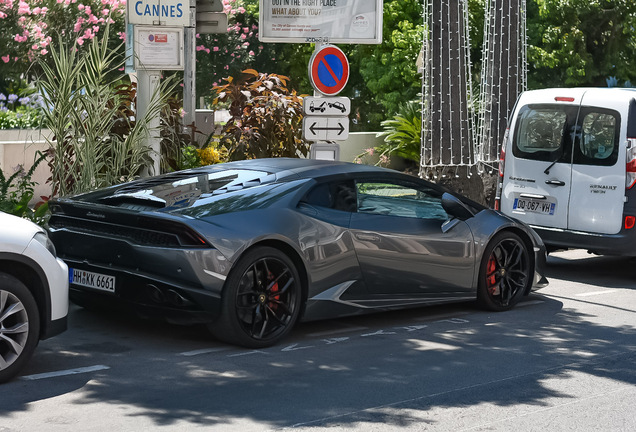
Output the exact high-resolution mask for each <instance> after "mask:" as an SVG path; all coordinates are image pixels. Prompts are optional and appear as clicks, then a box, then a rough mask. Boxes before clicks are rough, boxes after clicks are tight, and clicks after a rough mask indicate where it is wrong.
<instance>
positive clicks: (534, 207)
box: [512, 198, 556, 215]
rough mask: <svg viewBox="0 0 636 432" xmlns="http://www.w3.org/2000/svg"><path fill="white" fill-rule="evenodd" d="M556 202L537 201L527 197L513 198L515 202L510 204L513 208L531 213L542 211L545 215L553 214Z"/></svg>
mask: <svg viewBox="0 0 636 432" xmlns="http://www.w3.org/2000/svg"><path fill="white" fill-rule="evenodd" d="M555 208H556V203H551V202H547V201H539V200H533V199H528V198H515V202H514V204H513V206H512V209H513V210H523V211H527V212H532V213H543V214H547V215H553V214H554V209H555Z"/></svg>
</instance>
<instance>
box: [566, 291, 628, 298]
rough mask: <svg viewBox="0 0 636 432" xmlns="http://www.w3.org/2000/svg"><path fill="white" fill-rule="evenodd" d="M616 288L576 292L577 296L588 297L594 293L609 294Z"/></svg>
mask: <svg viewBox="0 0 636 432" xmlns="http://www.w3.org/2000/svg"><path fill="white" fill-rule="evenodd" d="M616 291H618V290H603V291H592V292H586V293H582V294H577V295H576V296H577V297H589V296H595V295H603V294H611V293H614V292H616Z"/></svg>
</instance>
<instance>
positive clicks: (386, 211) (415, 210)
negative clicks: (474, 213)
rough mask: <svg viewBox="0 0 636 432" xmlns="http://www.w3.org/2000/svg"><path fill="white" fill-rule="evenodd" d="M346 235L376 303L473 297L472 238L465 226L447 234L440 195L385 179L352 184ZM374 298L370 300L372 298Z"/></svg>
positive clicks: (422, 186)
mask: <svg viewBox="0 0 636 432" xmlns="http://www.w3.org/2000/svg"><path fill="white" fill-rule="evenodd" d="M356 193H357V212H355V213H353V214H352V216H351V222H350V229H351V233H352V238H353V243H354V247H355V250H356V254H357V256H358V261H359V263H360V268H361V271H362V275H363V277H364V280H365V283H366V285H367V288H368V290H369V292H370V293H371V294H372V295H375V298H376V300H377V301H378V302H382V301H386V300H387V299H392V300H393V301H396V302H397V301H402V302H410V301H414V302H418V301H425V302H431V301H436V300H440V301H443V300H444V299H447V298H456V297H465V296H466V297H469V296H472V294H471V293H472V292H473V290H472V286H471V285H472V280H473V274H474V271H475V259H474V251H473V236H472V233H471V231H470V229H469V228H468V225H467V224H466V223H465V222H459V223H458V224H457V226H455V227H453V228H452V229H451V230H449V231H448V232H445V233H444V232H443V231H442V224H443V223H444V222H445V221H446V220H447V219H448V215H447V214H446V212H445V211H444V209H443V208H442V205H441V195H442V192H441V191H439V190H436V189H435V188H432V187H428V186H427V183H424V182H422V183H416V182H406V181H395V180H392V179H389V178H383V179H377V178H376V179H368V180H358V181H356ZM372 298H373V297H372Z"/></svg>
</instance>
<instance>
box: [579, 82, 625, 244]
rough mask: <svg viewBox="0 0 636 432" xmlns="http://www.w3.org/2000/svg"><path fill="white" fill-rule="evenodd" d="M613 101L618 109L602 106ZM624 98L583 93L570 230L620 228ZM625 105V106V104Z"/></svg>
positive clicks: (606, 231)
mask: <svg viewBox="0 0 636 432" xmlns="http://www.w3.org/2000/svg"><path fill="white" fill-rule="evenodd" d="M612 103H614V105H616V106H615V108H616V109H609V108H601V107H600V105H601V104H603V105H604V106H608V105H611V104H612ZM621 103H622V101H621V100H620V99H619V100H617V101H612V100H608V98H607V97H604V98H602V99H601V98H599V97H598V96H597V95H596V94H595V93H593V92H588V93H586V94H585V95H584V96H583V101H582V107H581V110H580V113H579V116H578V129H579V130H580V133H579V134H577V136H576V139H575V141H574V151H573V160H572V181H571V183H572V187H571V192H570V203H569V211H568V229H570V230H575V231H585V232H593V233H601V234H616V233H618V232H619V231H620V230H621V226H622V218H623V205H624V201H625V160H626V154H625V152H626V149H625V146H621V145H620V136H621V127H626V126H625V125H621V116H620V113H619V111H618V109H620V105H619V104H621ZM623 105H625V104H624V103H623Z"/></svg>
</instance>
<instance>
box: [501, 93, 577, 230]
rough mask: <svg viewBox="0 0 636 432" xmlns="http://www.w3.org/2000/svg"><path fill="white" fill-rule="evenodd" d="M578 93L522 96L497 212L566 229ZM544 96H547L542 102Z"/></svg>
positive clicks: (518, 105) (518, 104)
mask: <svg viewBox="0 0 636 432" xmlns="http://www.w3.org/2000/svg"><path fill="white" fill-rule="evenodd" d="M582 94H583V92H582V91H577V90H574V91H570V92H568V95H567V96H568V97H567V98H555V96H554V93H552V94H551V95H549V93H547V92H546V91H536V92H527V93H524V94H523V95H522V96H521V98H520V99H519V101H518V102H517V109H516V111H515V115H514V118H513V121H512V122H511V124H510V134H509V140H508V143H507V146H506V159H505V170H504V178H503V184H502V191H501V192H502V195H501V210H502V211H503V212H504V213H506V214H509V215H512V216H514V217H516V218H518V219H520V220H522V221H523V222H526V223H528V224H531V225H539V226H545V227H553V228H562V229H566V228H567V226H568V216H569V210H568V204H569V200H570V191H571V185H572V164H571V159H572V143H573V140H575V139H576V134H577V132H578V131H577V129H576V121H577V116H578V111H579V102H580V100H581V97H582ZM548 95H549V96H548Z"/></svg>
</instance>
